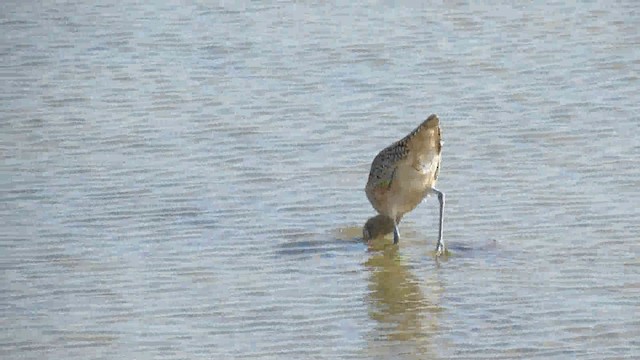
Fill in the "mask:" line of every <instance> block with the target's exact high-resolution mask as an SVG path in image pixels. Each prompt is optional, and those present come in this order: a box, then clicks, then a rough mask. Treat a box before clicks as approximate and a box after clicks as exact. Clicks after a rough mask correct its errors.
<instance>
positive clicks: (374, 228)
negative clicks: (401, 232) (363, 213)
mask: <svg viewBox="0 0 640 360" xmlns="http://www.w3.org/2000/svg"><path fill="white" fill-rule="evenodd" d="M393 228H394V225H393V220H391V218H390V217H387V216H384V215H376V216H374V217H372V218H370V219H369V220H367V222H366V223H365V224H364V227H363V228H362V238H363V239H364V241H370V240H373V239H375V238H377V237H379V236H384V235H386V234H389V233H392V232H393Z"/></svg>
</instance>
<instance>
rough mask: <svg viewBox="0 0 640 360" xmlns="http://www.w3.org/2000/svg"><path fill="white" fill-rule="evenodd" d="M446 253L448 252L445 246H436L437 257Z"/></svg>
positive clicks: (440, 244)
mask: <svg viewBox="0 0 640 360" xmlns="http://www.w3.org/2000/svg"><path fill="white" fill-rule="evenodd" d="M445 252H446V250H445V248H444V244H443V243H441V242H439V243H438V245H437V246H436V257H439V256H442V255H444V254H445Z"/></svg>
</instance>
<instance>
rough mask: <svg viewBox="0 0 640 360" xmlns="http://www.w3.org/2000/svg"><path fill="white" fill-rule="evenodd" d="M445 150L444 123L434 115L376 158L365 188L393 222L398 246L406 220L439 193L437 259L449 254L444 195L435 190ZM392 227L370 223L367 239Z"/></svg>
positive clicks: (366, 228) (378, 222)
mask: <svg viewBox="0 0 640 360" xmlns="http://www.w3.org/2000/svg"><path fill="white" fill-rule="evenodd" d="M441 150H442V141H441V137H440V120H439V119H438V116H437V115H435V114H432V115H430V116H429V117H428V118H427V120H425V121H423V122H422V124H420V126H418V127H417V128H416V129H415V130H413V131H412V132H410V133H409V135H407V136H405V137H404V138H403V139H401V140H399V141H396V142H395V143H393V144H391V145H390V146H388V147H387V148H385V149H384V150H382V151H380V153H378V155H376V157H375V158H374V159H373V163H372V164H371V171H370V172H369V180H368V181H367V186H366V187H365V192H366V193H367V198H368V199H369V202H371V205H373V207H374V209H376V211H377V212H378V213H379V214H380V215H383V216H386V217H387V218H389V219H390V220H391V226H392V227H393V243H394V244H397V243H398V241H399V240H400V232H399V231H398V224H399V223H400V220H401V219H402V216H404V214H406V213H408V212H410V211H411V210H413V209H415V208H416V206H418V204H420V202H422V200H423V199H424V198H425V197H426V196H427V195H429V194H430V193H435V194H436V195H437V196H438V200H439V201H440V229H439V236H438V244H437V245H436V255H441V254H442V253H444V250H445V248H444V242H443V240H442V227H443V221H444V193H443V192H442V191H440V190H438V189H436V188H435V187H434V186H435V184H436V180H437V179H438V173H439V172H440V161H441V157H440V153H441ZM372 219H373V218H372ZM372 219H370V220H372ZM373 225H377V228H376V229H373V227H372V226H373ZM388 227H389V222H387V223H386V224H385V222H384V221H380V219H378V220H377V221H375V222H371V221H368V222H367V224H365V227H364V229H363V236H364V237H365V238H367V237H371V236H373V235H374V234H373V233H375V232H380V231H381V230H380V229H382V228H388Z"/></svg>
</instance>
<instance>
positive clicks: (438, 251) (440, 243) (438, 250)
mask: <svg viewBox="0 0 640 360" xmlns="http://www.w3.org/2000/svg"><path fill="white" fill-rule="evenodd" d="M431 191H432V192H434V193H435V194H436V195H438V201H439V202H440V226H439V231H438V244H436V256H440V255H442V254H444V250H445V248H444V240H442V232H443V229H442V228H443V226H444V193H443V192H442V191H440V190H438V189H436V188H432V189H431Z"/></svg>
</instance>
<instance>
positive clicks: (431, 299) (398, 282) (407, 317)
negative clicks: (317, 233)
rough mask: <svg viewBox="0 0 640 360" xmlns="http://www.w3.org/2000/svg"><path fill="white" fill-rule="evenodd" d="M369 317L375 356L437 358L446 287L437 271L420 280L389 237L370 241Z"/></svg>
mask: <svg viewBox="0 0 640 360" xmlns="http://www.w3.org/2000/svg"><path fill="white" fill-rule="evenodd" d="M368 244H369V250H370V251H371V252H372V255H371V257H370V258H369V259H368V260H367V261H366V263H365V265H366V268H367V270H369V272H370V276H369V299H368V303H369V308H370V309H369V316H370V317H371V319H373V320H375V322H376V326H375V328H374V330H373V332H372V334H371V336H370V338H369V351H370V354H369V355H370V356H372V357H373V358H378V357H380V358H409V359H411V358H420V359H424V358H425V356H427V358H435V357H437V355H436V354H437V351H436V349H435V348H434V346H435V345H434V344H432V340H433V336H434V334H436V332H437V331H438V314H439V313H440V312H441V311H442V309H441V308H440V306H439V305H438V303H439V298H440V294H441V293H442V287H441V286H440V284H439V282H438V281H436V280H435V275H434V274H431V275H429V274H427V275H426V278H424V276H423V275H421V278H422V279H418V278H417V277H416V276H415V275H414V274H413V273H412V272H411V271H410V270H409V268H408V267H407V265H406V264H405V263H404V262H403V259H402V257H401V256H400V254H399V253H398V249H399V248H398V246H394V245H393V244H392V243H391V242H390V241H389V239H387V238H382V237H381V236H378V237H376V238H375V239H372V240H370V241H369V243H368Z"/></svg>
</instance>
